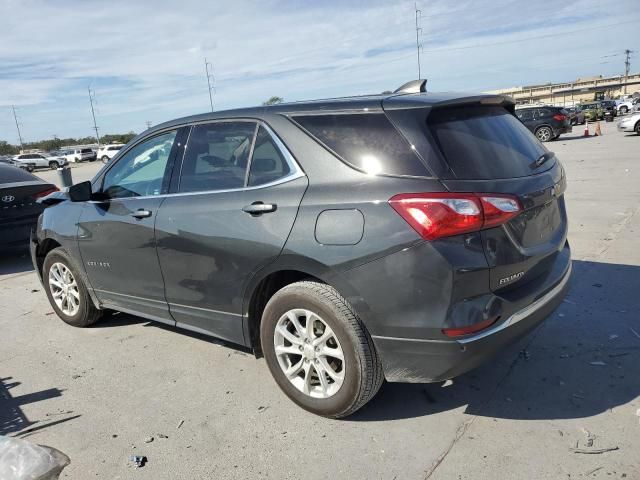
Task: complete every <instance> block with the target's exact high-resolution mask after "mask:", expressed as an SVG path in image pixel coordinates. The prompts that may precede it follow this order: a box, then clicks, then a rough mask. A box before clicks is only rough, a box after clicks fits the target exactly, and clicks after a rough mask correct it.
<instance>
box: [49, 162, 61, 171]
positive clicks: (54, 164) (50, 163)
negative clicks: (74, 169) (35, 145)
mask: <svg viewBox="0 0 640 480" xmlns="http://www.w3.org/2000/svg"><path fill="white" fill-rule="evenodd" d="M49 168H50V169H51V170H56V169H57V168H60V164H59V163H58V162H56V161H55V160H54V161H51V162H49Z"/></svg>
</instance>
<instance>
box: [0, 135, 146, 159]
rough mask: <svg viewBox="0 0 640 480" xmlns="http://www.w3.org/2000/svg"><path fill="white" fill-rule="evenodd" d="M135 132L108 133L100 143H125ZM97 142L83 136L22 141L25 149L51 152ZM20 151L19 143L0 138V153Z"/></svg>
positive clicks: (10, 153)
mask: <svg viewBox="0 0 640 480" xmlns="http://www.w3.org/2000/svg"><path fill="white" fill-rule="evenodd" d="M136 135H137V134H136V133H135V132H129V133H118V134H109V135H102V136H101V137H100V143H101V144H108V143H127V142H128V141H129V140H131V139H132V138H133V137H135V136H136ZM94 143H98V142H97V140H96V137H83V138H58V137H55V138H51V139H49V140H40V141H37V142H26V143H23V147H22V148H23V149H25V150H36V149H38V150H43V151H45V152H51V151H53V150H58V149H60V148H61V147H63V146H65V145H90V144H94ZM18 153H20V146H19V145H12V144H11V143H9V142H6V141H4V140H0V155H17V154H18Z"/></svg>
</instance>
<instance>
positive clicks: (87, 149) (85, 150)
mask: <svg viewBox="0 0 640 480" xmlns="http://www.w3.org/2000/svg"><path fill="white" fill-rule="evenodd" d="M80 153H93V150H91V149H90V148H83V149H82V150H80Z"/></svg>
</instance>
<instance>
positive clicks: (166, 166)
mask: <svg viewBox="0 0 640 480" xmlns="http://www.w3.org/2000/svg"><path fill="white" fill-rule="evenodd" d="M424 84H425V82H417V83H416V82H412V83H410V84H408V85H405V86H403V87H401V88H400V89H399V90H397V91H396V93H394V94H388V95H384V94H383V95H375V96H364V97H354V98H342V99H330V100H322V101H310V102H300V103H292V104H279V105H275V106H270V107H257V108H248V109H238V110H230V111H220V112H212V113H206V114H203V115H196V116H191V117H187V118H181V119H178V120H173V121H170V122H166V123H164V124H161V125H158V126H155V127H153V128H152V129H150V130H147V131H146V132H144V133H143V134H141V135H139V136H138V137H136V138H135V139H133V140H132V141H131V142H130V143H129V144H127V145H126V146H125V147H124V148H122V149H121V150H120V151H119V152H118V154H117V155H116V156H115V157H114V158H113V160H112V161H111V162H109V163H108V164H107V165H106V166H105V167H104V168H103V169H102V170H101V171H100V172H99V173H98V174H97V175H96V177H95V178H94V179H93V180H92V181H91V182H83V183H80V184H77V185H74V186H72V187H71V188H70V189H69V190H68V192H60V193H56V194H53V195H50V196H49V197H47V198H46V199H45V200H44V202H45V203H46V204H48V205H49V207H48V208H47V209H46V210H45V211H44V213H43V215H42V216H41V217H40V221H39V222H38V227H37V230H36V232H35V234H34V236H33V240H32V244H31V255H32V259H33V262H34V266H35V269H36V271H37V272H38V274H39V275H40V278H41V280H42V282H43V285H44V287H45V288H44V290H45V292H46V295H47V296H48V298H49V301H50V303H51V305H52V307H53V309H54V310H55V312H56V313H57V315H58V316H59V317H60V318H61V319H62V320H63V321H65V322H67V323H68V324H70V325H74V326H78V327H86V326H88V325H91V324H93V323H94V322H96V321H98V320H99V319H100V317H101V315H102V313H103V312H104V311H105V310H107V309H109V310H116V311H122V312H128V313H132V314H135V315H139V316H141V317H144V318H147V319H151V320H155V321H158V322H162V323H167V324H169V325H172V326H177V327H180V328H185V329H188V330H193V331H196V332H199V333H202V334H207V335H212V336H216V337H219V338H222V339H224V340H226V341H228V342H231V343H236V344H241V345H244V346H246V347H249V348H251V349H253V351H254V352H255V353H256V355H258V356H264V358H265V360H266V363H267V366H268V368H269V370H270V371H271V374H272V375H273V377H274V379H275V381H276V383H277V384H278V385H279V387H280V388H281V389H282V390H283V391H284V392H285V394H286V395H287V396H289V398H291V399H292V400H293V401H294V402H295V403H297V404H298V405H300V406H302V407H303V408H305V409H307V410H309V411H312V412H314V413H316V414H319V415H323V416H327V417H333V418H338V417H344V416H347V415H350V414H351V413H353V412H355V411H356V410H358V409H359V408H360V407H362V406H363V405H364V404H365V403H366V402H368V401H369V400H370V399H371V398H372V397H373V396H374V395H375V394H376V392H377V391H378V389H379V388H380V386H381V384H382V382H383V379H385V378H386V380H387V381H390V382H436V381H443V380H445V379H449V378H452V377H455V376H458V375H460V374H462V373H464V372H466V371H468V370H470V369H472V368H474V367H476V366H477V365H479V364H480V363H482V362H483V361H485V360H486V359H488V358H489V357H490V356H492V355H494V354H496V353H498V352H502V351H503V350H504V349H505V348H506V347H507V346H508V345H510V344H512V343H514V342H516V341H517V340H518V339H519V338H521V337H522V336H524V335H525V334H527V333H528V332H530V331H531V330H533V329H534V328H535V327H536V326H537V325H539V324H540V323H541V322H542V321H543V320H544V319H545V318H546V317H547V316H548V315H549V314H550V313H551V312H552V311H553V310H554V309H555V308H556V307H557V306H558V305H559V304H560V303H561V302H562V298H563V296H564V294H565V292H566V290H567V288H568V280H569V277H570V271H571V256H570V249H569V244H568V243H567V215H566V211H565V201H564V192H565V188H566V178H565V174H564V170H563V167H562V165H561V164H560V162H559V161H558V160H557V159H556V157H555V155H554V154H553V153H552V152H550V151H549V150H547V149H546V148H545V147H544V145H543V144H541V143H540V142H539V141H538V140H536V138H535V137H534V136H533V135H532V134H531V133H530V132H529V131H528V130H527V128H526V127H525V126H524V125H523V124H522V123H521V122H520V121H519V120H518V119H517V118H516V116H515V114H514V113H515V110H514V104H513V101H512V100H511V99H510V98H509V97H504V96H499V95H475V96H474V95H468V94H466V95H465V94H458V95H456V94H451V93H448V94H435V93H433V94H432V93H422V92H423V90H424ZM555 114H556V113H555V111H554V113H553V114H552V115H551V116H553V115H555ZM567 121H568V120H567V119H566V118H565V119H563V120H562V122H567ZM558 122H561V121H560V120H558ZM561 130H562V131H566V127H565V126H562V127H560V126H558V127H556V130H554V131H555V132H559V131H561ZM185 354H186V352H185ZM220 368H226V367H225V366H224V365H220ZM209 374H210V375H211V376H215V372H209ZM212 378H213V377H212Z"/></svg>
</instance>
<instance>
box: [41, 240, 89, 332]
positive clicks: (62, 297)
mask: <svg viewBox="0 0 640 480" xmlns="http://www.w3.org/2000/svg"><path fill="white" fill-rule="evenodd" d="M42 281H43V283H44V285H45V290H46V292H47V298H48V299H49V303H50V304H51V306H52V307H53V309H54V310H55V312H56V313H57V314H58V316H59V317H60V318H61V319H62V321H64V322H65V323H68V324H69V325H72V326H74V327H88V326H89V325H91V324H93V323H95V322H97V321H98V320H99V319H100V317H101V316H102V311H101V310H98V309H97V308H96V306H95V305H94V304H93V301H92V300H91V297H90V296H89V292H88V291H87V287H86V286H85V284H84V281H83V280H82V277H81V276H80V275H79V273H78V272H77V271H76V269H75V267H73V265H72V262H71V258H70V257H69V255H68V254H67V252H66V251H65V250H64V249H62V248H55V249H53V250H51V251H50V252H49V253H48V254H47V256H46V258H45V259H44V265H43V268H42Z"/></svg>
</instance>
